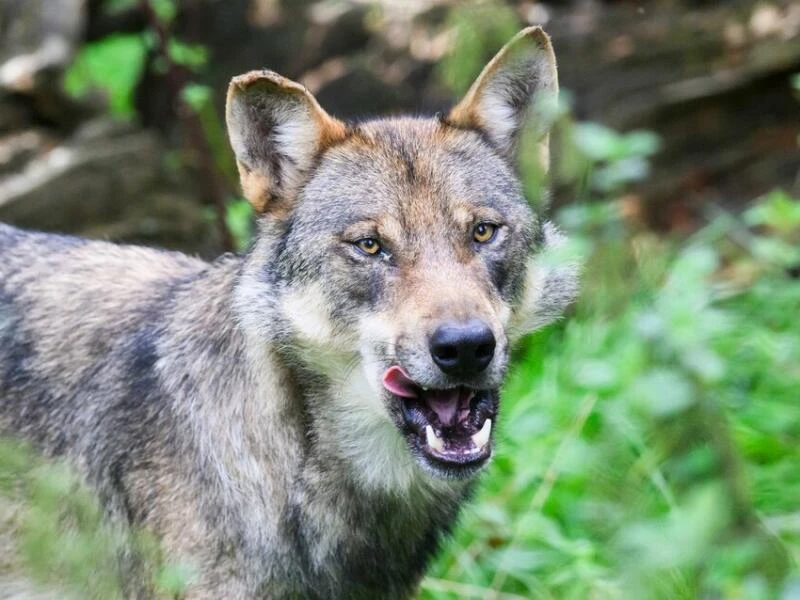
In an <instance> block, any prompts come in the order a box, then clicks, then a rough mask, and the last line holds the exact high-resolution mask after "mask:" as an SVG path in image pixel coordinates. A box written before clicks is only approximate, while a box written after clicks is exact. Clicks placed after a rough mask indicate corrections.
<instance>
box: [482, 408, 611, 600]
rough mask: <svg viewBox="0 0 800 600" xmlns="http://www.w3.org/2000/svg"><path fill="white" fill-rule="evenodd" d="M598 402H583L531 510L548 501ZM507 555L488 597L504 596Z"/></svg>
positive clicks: (512, 544)
mask: <svg viewBox="0 0 800 600" xmlns="http://www.w3.org/2000/svg"><path fill="white" fill-rule="evenodd" d="M596 402H597V395H596V394H590V395H588V396H586V398H584V400H583V402H582V403H581V407H580V411H579V412H578V415H577V417H576V418H575V421H574V422H573V423H572V427H571V428H570V430H569V432H568V433H567V435H566V436H565V437H564V439H563V440H561V444H559V446H558V448H557V449H556V453H555V454H554V455H553V460H552V461H551V462H550V466H549V467H548V468H547V471H546V472H545V474H544V478H543V479H542V483H541V484H540V485H539V487H538V488H537V490H536V493H535V494H534V495H533V498H531V504H530V506H529V507H528V511H529V512H532V513H534V512H540V511H541V510H542V507H544V504H545V502H547V498H548V497H549V496H550V492H551V491H552V490H553V486H554V485H555V482H556V480H557V479H558V476H559V474H560V472H561V460H562V456H563V455H564V453H565V452H566V450H567V448H568V447H569V446H570V445H571V444H572V442H574V441H575V440H576V439H577V437H578V436H579V435H580V433H581V430H582V429H583V426H584V425H585V424H586V419H588V418H589V415H590V414H592V410H593V409H594V405H595V403H596ZM518 536H519V530H518V531H517V533H516V535H514V536H512V538H511V540H510V541H509V542H508V546H506V550H508V549H509V548H512V547H514V546H515V545H516V543H517V537H518ZM505 563H506V560H505V556H504V557H503V559H502V560H501V561H500V564H499V565H498V567H497V571H496V572H495V574H494V579H493V580H492V586H491V587H492V595H490V596H487V597H488V598H492V599H494V600H498V599H500V598H502V597H503V596H502V595H501V592H500V590H501V589H502V587H503V584H504V583H505V582H506V579H508V571H507V569H506V567H505Z"/></svg>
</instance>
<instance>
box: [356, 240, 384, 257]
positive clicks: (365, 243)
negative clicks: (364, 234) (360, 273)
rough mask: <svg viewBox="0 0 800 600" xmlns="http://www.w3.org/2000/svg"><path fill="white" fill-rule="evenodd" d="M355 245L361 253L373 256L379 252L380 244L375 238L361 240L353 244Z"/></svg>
mask: <svg viewBox="0 0 800 600" xmlns="http://www.w3.org/2000/svg"><path fill="white" fill-rule="evenodd" d="M355 245H356V248H358V249H359V250H361V252H363V253H364V254H368V255H369V256H374V255H375V254H378V252H380V251H381V244H380V242H379V241H378V240H376V239H375V238H362V239H360V240H358V241H357V242H355Z"/></svg>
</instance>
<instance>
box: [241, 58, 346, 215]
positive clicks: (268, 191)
mask: <svg viewBox="0 0 800 600" xmlns="http://www.w3.org/2000/svg"><path fill="white" fill-rule="evenodd" d="M225 119H226V121H227V124H228V135H229V137H230V140H231V146H232V147H233V152H234V154H235V155H236V164H237V166H238V167H239V177H240V179H241V182H242V191H243V193H244V195H245V197H246V198H247V199H248V200H249V201H250V204H252V205H253V208H254V209H255V210H256V212H259V213H262V212H267V211H272V210H274V209H277V208H279V207H280V205H282V204H283V205H284V208H285V203H286V202H289V201H291V200H292V199H293V197H294V195H295V194H296V193H297V190H298V189H299V187H300V186H301V185H302V183H303V182H304V180H305V177H306V176H307V174H308V170H309V168H310V167H311V165H312V163H313V161H314V157H315V156H316V155H317V154H318V153H319V152H320V151H321V150H323V149H324V148H325V147H326V146H328V145H330V144H333V143H335V142H336V141H338V140H340V139H343V138H344V137H345V135H346V129H345V126H344V124H343V123H341V122H340V121H337V120H336V119H334V118H333V117H331V116H330V115H328V113H326V112H325V111H324V110H323V109H322V108H321V107H320V105H319V104H318V103H317V101H316V99H315V98H314V96H312V95H311V93H310V92H309V91H308V90H307V89H306V88H304V87H303V86H302V85H300V84H299V83H295V82H294V81H291V80H289V79H286V78H285V77H281V76H280V75H278V74H277V73H273V72H272V71H251V72H250V73H246V74H244V75H239V76H238V77H234V78H233V80H232V81H231V84H230V86H229V87H228V100H227V106H226V108H225Z"/></svg>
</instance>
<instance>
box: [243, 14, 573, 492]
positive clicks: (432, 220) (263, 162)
mask: <svg viewBox="0 0 800 600" xmlns="http://www.w3.org/2000/svg"><path fill="white" fill-rule="evenodd" d="M556 89H557V83H556V79H555V64H554V62H553V58H552V51H551V49H550V45H549V41H548V40H547V38H546V36H544V34H543V33H541V31H540V30H538V29H530V30H526V31H525V32H523V33H522V34H520V35H519V36H517V38H515V39H514V40H512V42H511V43H510V44H509V45H508V46H506V48H504V49H503V51H501V53H500V54H498V56H497V57H496V58H495V59H494V60H493V61H492V62H491V63H490V64H489V65H488V66H487V68H486V69H485V70H484V72H483V73H482V74H481V76H480V77H479V79H478V80H477V81H476V83H475V84H474V85H473V87H472V89H471V90H470V92H469V93H468V94H467V96H466V98H465V99H464V101H462V103H461V104H459V105H458V106H457V107H456V108H455V109H454V110H453V111H452V112H451V113H450V115H449V116H448V117H447V118H444V119H410V118H408V119H389V120H379V121H373V122H367V123H364V124H359V125H356V126H351V127H345V126H344V125H342V124H341V123H339V122H338V121H335V120H334V119H332V118H331V117H329V116H328V115H327V114H325V113H324V112H323V111H322V109H321V108H319V106H318V105H317V104H316V102H315V101H314V99H313V98H312V97H311V96H310V94H308V92H307V91H305V90H304V89H303V88H301V87H300V86H298V85H297V84H294V83H292V82H288V81H287V80H284V79H282V78H280V77H279V76H276V75H274V74H272V73H269V72H264V73H251V74H249V75H245V76H243V77H241V78H237V79H236V80H234V82H233V84H232V87H231V94H230V95H229V104H228V122H229V128H230V131H231V139H232V143H233V147H234V150H235V151H236V154H237V159H238V162H239V168H240V173H241V175H242V182H243V187H244V189H245V193H246V195H247V196H248V198H249V199H250V201H251V202H252V203H253V205H254V206H255V207H256V208H257V209H259V210H261V211H263V212H265V214H266V215H267V217H266V221H265V223H266V224H265V225H264V226H263V227H262V238H261V239H260V240H259V244H258V245H257V247H258V246H259V245H260V247H261V248H262V249H263V250H262V252H261V253H256V254H257V255H258V256H259V260H261V261H263V262H264V263H265V267H268V270H269V272H270V273H271V274H272V275H271V279H272V280H271V281H270V286H271V287H270V292H269V293H272V294H274V293H275V290H276V289H277V290H279V294H280V297H279V300H278V302H277V306H278V310H279V312H280V314H281V318H282V321H284V322H285V323H286V324H287V331H286V337H287V338H288V339H289V344H290V345H291V346H293V347H296V348H298V349H300V351H303V352H306V354H307V355H309V356H313V359H311V360H312V361H316V363H318V365H319V369H320V370H325V369H327V370H328V372H327V373H326V374H327V375H329V376H331V377H333V378H336V377H342V375H343V372H346V371H350V370H352V369H357V370H360V373H361V375H362V376H363V379H365V380H366V382H365V383H366V387H367V389H366V390H365V392H366V393H364V394H356V395H355V399H353V398H348V399H347V400H346V401H343V406H341V407H337V408H336V409H335V410H341V411H351V412H353V411H354V412H356V413H360V414H364V415H369V417H368V419H371V420H373V421H377V422H381V420H382V421H383V422H386V423H391V425H392V427H393V428H395V429H396V431H397V432H399V433H400V435H401V437H402V438H403V439H404V440H405V443H406V445H407V448H408V450H410V452H411V454H412V455H413V456H414V457H415V458H416V459H417V461H418V462H419V464H421V465H422V466H423V467H424V468H425V469H426V470H428V471H429V472H432V473H434V474H435V475H442V476H448V477H463V476H467V475H470V474H472V473H474V472H475V471H476V470H477V469H478V468H479V467H480V466H482V465H483V464H484V463H485V462H486V461H487V459H488V458H489V457H490V456H491V452H492V431H493V425H494V423H495V422H496V419H497V411H498V403H499V395H498V389H499V387H500V385H501V383H502V381H503V377H504V375H505V373H506V370H507V366H508V353H509V343H510V342H509V339H510V338H512V337H515V336H517V335H519V334H520V333H524V332H525V330H526V329H529V328H531V327H532V326H536V325H539V324H541V323H544V322H547V321H548V320H550V319H551V318H553V317H554V316H555V315H557V314H558V313H559V312H560V310H561V309H562V308H563V306H564V305H565V304H566V303H567V302H568V301H569V299H570V298H571V297H572V294H573V292H574V278H573V277H572V275H571V274H567V273H566V272H564V273H560V272H557V271H547V269H545V268H544V267H543V266H541V265H539V264H538V263H537V256H538V251H540V250H541V249H543V248H544V247H545V246H547V245H548V244H552V243H553V241H554V240H555V239H556V234H555V233H554V230H553V229H552V227H550V226H548V225H547V224H545V223H542V222H541V221H540V220H539V219H538V218H537V217H536V215H534V213H533V212H532V211H531V209H530V207H529V205H528V203H527V201H526V199H525V198H524V196H523V195H522V192H521V189H520V185H519V181H518V179H517V176H516V174H515V173H514V169H513V160H512V159H513V154H514V151H515V141H516V139H517V137H518V133H519V128H520V127H521V125H522V122H523V121H524V119H525V115H526V114H527V113H528V112H530V111H529V110H528V108H529V104H530V103H531V102H532V101H533V99H534V96H535V95H536V94H537V93H541V94H548V93H549V94H553V93H554V92H555V90H556ZM546 145H547V136H546V133H545V132H544V131H543V132H541V133H540V145H539V149H538V150H539V152H540V157H541V158H542V163H543V165H544V164H545V163H546V160H547V146H546ZM559 281H561V285H560V286H559V285H558V283H559ZM554 285H555V288H556V289H557V291H553V289H551V290H550V293H548V286H549V287H550V288H553V287H554ZM255 293H258V292H255ZM265 293H267V292H266V291H265ZM526 324H527V327H526ZM345 404H346V406H345ZM345 422H348V421H347V420H345Z"/></svg>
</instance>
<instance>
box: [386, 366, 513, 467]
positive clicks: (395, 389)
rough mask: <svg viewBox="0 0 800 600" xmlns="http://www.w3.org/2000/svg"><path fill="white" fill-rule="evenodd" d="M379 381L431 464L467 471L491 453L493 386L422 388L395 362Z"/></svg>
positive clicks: (494, 412)
mask: <svg viewBox="0 0 800 600" xmlns="http://www.w3.org/2000/svg"><path fill="white" fill-rule="evenodd" d="M383 385H384V387H385V388H386V389H387V390H388V391H389V392H390V393H391V394H393V395H394V396H397V397H398V398H399V399H400V400H401V413H402V415H403V420H404V422H405V425H406V427H407V429H408V430H409V432H410V433H411V435H412V437H413V443H414V445H415V446H416V447H417V448H418V449H419V450H420V451H421V452H422V454H423V455H424V457H425V458H426V459H427V460H428V462H429V463H432V464H433V466H436V467H444V468H446V469H447V471H448V473H450V472H453V469H454V468H455V469H458V470H459V471H461V470H463V471H471V470H473V469H474V468H476V467H479V466H480V465H482V464H483V463H484V462H486V460H487V459H488V458H489V456H491V454H492V441H491V434H492V425H493V423H492V421H493V419H494V417H495V414H496V412H497V390H478V389H472V388H468V387H464V386H459V387H455V388H450V389H443V390H434V389H425V388H423V387H422V386H420V385H419V384H417V383H416V382H415V381H414V380H413V379H411V377H409V375H408V374H407V373H406V372H405V370H403V369H402V368H401V367H398V366H392V367H389V369H388V370H387V371H386V372H385V373H384V375H383Z"/></svg>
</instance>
